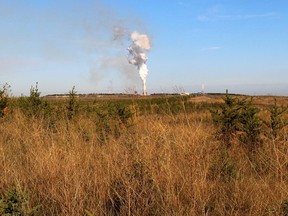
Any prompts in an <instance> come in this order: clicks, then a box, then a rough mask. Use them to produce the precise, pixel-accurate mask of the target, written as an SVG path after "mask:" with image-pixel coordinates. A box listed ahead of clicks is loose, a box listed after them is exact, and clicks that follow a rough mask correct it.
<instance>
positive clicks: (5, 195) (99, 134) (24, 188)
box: [0, 92, 288, 216]
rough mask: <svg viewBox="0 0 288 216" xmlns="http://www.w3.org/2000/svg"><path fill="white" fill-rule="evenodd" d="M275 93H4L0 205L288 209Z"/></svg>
mask: <svg viewBox="0 0 288 216" xmlns="http://www.w3.org/2000/svg"><path fill="white" fill-rule="evenodd" d="M232 98H234V97H232ZM237 98H238V99H239V101H238V103H239V104H241V100H242V98H244V97H243V96H241V97H240V96H237ZM276 99H277V104H275V103H274V97H255V98H254V99H253V101H252V103H251V104H249V101H250V98H248V99H247V100H246V102H243V101H242V102H243V103H245V104H244V105H243V103H242V105H243V106H244V109H242V108H241V109H240V108H239V107H240V105H239V104H238V105H239V106H238V105H237V104H236V105H235V107H233V106H234V105H233V106H231V107H230V105H229V101H227V98H226V99H225V98H224V97H223V96H210V95H204V96H185V97H184V96H171V97H168V96H166V97H164V96H163V97H145V98H143V97H139V98H137V97H131V98H88V99H87V98H77V97H75V95H74V94H73V92H72V94H70V97H69V98H63V99H59V98H58V99H55V98H41V97H39V95H37V94H36V95H31V96H30V97H28V98H9V99H8V103H7V106H8V108H9V111H8V112H7V113H5V115H4V116H3V117H2V118H0V134H1V135H0V194H1V195H0V215H1V214H2V215H5V214H6V215H13V214H14V215H17V214H18V215H71V216H72V215H255V216H256V215H288V154H287V153H288V142H287V131H286V130H287V128H286V121H287V120H288V117H287V113H286V110H285V107H287V104H288V98H286V97H277V98H276ZM242 105H241V106H242ZM234 108H235V110H234ZM254 109H255V110H257V111H255V110H254ZM216 110H218V111H216ZM223 110H224V111H223ZM240 110H242V111H241V115H238V112H240ZM247 110H248V111H247ZM273 110H274V111H275V110H276V111H277V110H278V112H276V111H275V112H276V114H273ZM246 111H247V112H246ZM281 111H283V112H281ZM254 112H255V113H254ZM213 113H214V114H213ZM215 113H216V114H215ZM227 113H228V114H227ZM231 113H232V114H233V116H234V114H235V113H236V114H237V115H236V116H240V117H239V119H237V118H236V121H234V120H233V121H232V123H231V122H230V123H231V124H230V123H229V125H228V126H227V124H226V123H227V118H229V119H228V120H229V121H230V120H231V119H233V118H234V117H233V116H232V117H231V115H230V114H231ZM253 113H254V114H253ZM247 116H248V117H247ZM216 117H218V120H217V118H216ZM250 117H251V118H250ZM276 117H277V118H276ZM219 119H220V120H219ZM234 119H235V118H234ZM243 119H244V120H245V121H244V120H243ZM247 119H248V120H247ZM243 122H244V123H243ZM255 122H256V123H255ZM273 122H276V123H274V124H273ZM238 124H240V126H239V127H238ZM235 125H236V126H235ZM273 125H274V126H273ZM275 125H276V126H275ZM234 126H235V130H232V129H231V128H234ZM248 126H249V128H248ZM247 128H248V129H247ZM251 131H252V132H255V131H256V132H257V133H256V132H255V133H251Z"/></svg>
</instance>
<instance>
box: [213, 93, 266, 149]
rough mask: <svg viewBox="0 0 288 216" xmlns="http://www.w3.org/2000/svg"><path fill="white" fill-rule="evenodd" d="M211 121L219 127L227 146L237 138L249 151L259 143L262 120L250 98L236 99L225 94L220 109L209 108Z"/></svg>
mask: <svg viewBox="0 0 288 216" xmlns="http://www.w3.org/2000/svg"><path fill="white" fill-rule="evenodd" d="M211 114H212V119H213V122H214V123H215V124H216V125H217V126H218V127H219V128H220V130H219V132H220V137H221V139H222V140H224V143H225V144H226V145H227V146H228V147H229V146H231V144H232V141H233V140H234V139H235V138H237V139H238V140H239V141H241V142H242V144H244V146H245V147H246V148H247V149H248V150H249V151H250V150H251V151H254V150H255V148H256V147H258V146H259V144H260V134H261V126H262V121H261V119H260V118H259V116H258V114H259V109H258V108H257V107H255V106H253V105H252V99H251V100H250V101H248V102H247V98H244V99H241V100H240V99H238V98H233V97H231V96H229V95H226V96H225V98H224V104H223V105H222V106H221V108H220V110H218V109H217V110H211Z"/></svg>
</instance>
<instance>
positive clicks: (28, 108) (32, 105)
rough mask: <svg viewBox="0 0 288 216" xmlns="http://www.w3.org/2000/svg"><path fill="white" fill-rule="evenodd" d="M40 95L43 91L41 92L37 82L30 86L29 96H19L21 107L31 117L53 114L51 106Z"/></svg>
mask: <svg viewBox="0 0 288 216" xmlns="http://www.w3.org/2000/svg"><path fill="white" fill-rule="evenodd" d="M40 95H41V92H39V89H38V83H37V82H36V86H35V87H34V86H31V88H30V96H29V97H21V98H19V100H18V103H19V107H20V108H21V110H22V111H23V112H24V113H25V114H26V115H28V116H31V117H47V116H49V115H50V114H51V112H52V110H51V107H50V106H49V104H48V103H47V102H46V101H44V100H43V98H41V97H40Z"/></svg>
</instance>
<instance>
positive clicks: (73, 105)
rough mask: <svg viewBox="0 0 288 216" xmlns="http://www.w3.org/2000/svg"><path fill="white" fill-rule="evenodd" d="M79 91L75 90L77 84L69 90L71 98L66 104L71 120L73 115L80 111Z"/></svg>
mask: <svg viewBox="0 0 288 216" xmlns="http://www.w3.org/2000/svg"><path fill="white" fill-rule="evenodd" d="M76 97H77V92H76V91H75V86H73V88H72V90H71V91H69V100H68V104H67V106H66V110H67V118H68V119H69V120H71V119H72V118H73V116H75V115H76V114H77V113H78V110H79V102H78V101H77V99H76Z"/></svg>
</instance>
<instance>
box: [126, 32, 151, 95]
mask: <svg viewBox="0 0 288 216" xmlns="http://www.w3.org/2000/svg"><path fill="white" fill-rule="evenodd" d="M130 39H131V41H132V44H131V45H130V46H129V47H128V51H129V54H128V61H129V63H130V64H132V65H135V66H136V67H137V69H138V71H139V75H140V78H141V79H142V82H143V95H146V94H147V92H146V78H147V75H148V68H147V65H146V62H147V60H148V58H147V55H146V53H147V52H148V51H149V50H150V48H151V46H150V40H149V37H148V36H147V35H146V34H139V33H138V32H132V33H131V35H130Z"/></svg>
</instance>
